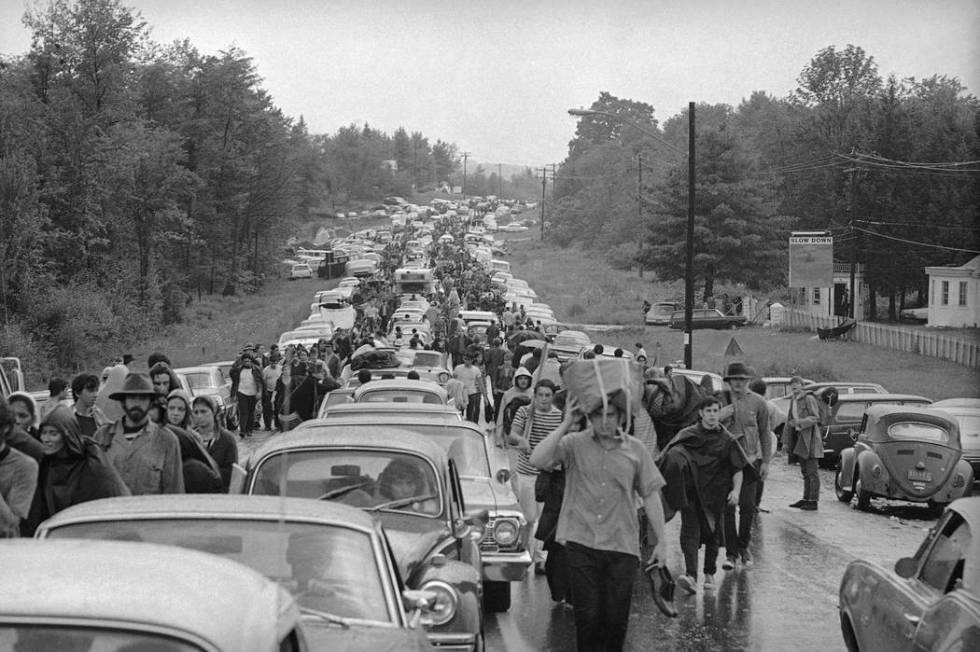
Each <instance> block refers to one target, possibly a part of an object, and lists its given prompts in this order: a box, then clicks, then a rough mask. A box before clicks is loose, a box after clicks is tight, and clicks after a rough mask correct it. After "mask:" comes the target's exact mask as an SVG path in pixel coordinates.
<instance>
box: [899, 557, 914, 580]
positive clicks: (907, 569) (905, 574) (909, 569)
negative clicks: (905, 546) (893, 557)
mask: <svg viewBox="0 0 980 652" xmlns="http://www.w3.org/2000/svg"><path fill="white" fill-rule="evenodd" d="M918 568H919V564H918V562H916V561H915V559H913V558H912V557H902V558H901V559H899V560H898V561H897V562H895V574H896V575H898V576H899V577H901V578H904V579H908V578H910V577H913V576H914V575H915V571H916V570H918Z"/></svg>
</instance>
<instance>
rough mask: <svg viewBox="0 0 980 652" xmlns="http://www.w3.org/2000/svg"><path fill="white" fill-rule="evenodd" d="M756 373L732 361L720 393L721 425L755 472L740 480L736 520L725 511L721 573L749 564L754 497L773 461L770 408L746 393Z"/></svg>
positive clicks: (729, 510) (731, 507) (731, 508)
mask: <svg viewBox="0 0 980 652" xmlns="http://www.w3.org/2000/svg"><path fill="white" fill-rule="evenodd" d="M754 377H755V374H754V373H753V372H752V371H751V370H750V369H749V368H748V367H746V366H745V365H744V364H743V363H741V362H733V363H731V364H730V365H728V369H726V370H725V382H726V383H728V387H729V389H728V390H726V391H725V392H723V393H722V397H721V399H722V402H723V403H726V405H725V406H724V407H723V408H722V410H721V420H722V424H724V426H725V427H726V428H727V429H728V431H729V432H730V433H732V434H733V435H735V438H736V439H737V440H738V443H739V444H741V445H742V448H743V449H744V450H745V454H746V456H747V457H748V460H749V463H750V464H751V465H752V468H753V469H755V473H746V474H745V477H744V478H743V479H742V486H741V493H740V495H739V499H738V520H737V521H736V519H735V510H736V508H735V506H734V505H728V506H727V507H726V508H725V561H724V562H722V565H721V567H722V569H723V570H732V569H734V568H735V565H736V563H737V562H741V563H742V564H743V565H745V566H750V565H751V564H752V555H751V553H750V552H749V542H750V540H751V537H752V521H754V520H755V513H756V508H755V498H756V495H757V494H758V491H759V487H758V482H759V481H760V480H765V479H766V475H768V473H769V462H770V460H771V459H772V452H773V450H772V449H773V445H772V442H773V439H772V434H771V432H770V430H769V406H768V405H767V404H766V399H764V398H763V397H761V396H759V395H758V394H756V393H754V392H750V391H749V381H750V380H752V378H754Z"/></svg>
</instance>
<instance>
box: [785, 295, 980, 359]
mask: <svg viewBox="0 0 980 652" xmlns="http://www.w3.org/2000/svg"><path fill="white" fill-rule="evenodd" d="M838 323H839V320H838V318H836V317H828V316H825V315H814V314H812V313H809V312H806V311H803V310H796V309H793V308H786V309H785V320H784V322H783V325H782V328H786V329H793V330H798V329H804V330H811V331H816V330H817V328H833V327H835V326H837V325H838ZM846 337H847V339H849V340H851V341H853V342H863V343H865V344H872V345H874V346H880V347H883V348H886V349H891V350H893V351H905V352H907V353H918V354H919V355H927V356H930V357H933V358H941V359H943V360H950V361H952V362H955V363H957V364H961V365H964V366H966V367H970V368H971V369H980V342H976V341H971V340H969V339H966V338H964V337H959V336H956V335H950V334H947V333H942V332H940V331H935V332H932V331H927V330H923V329H919V328H909V327H906V326H895V325H892V324H877V323H874V322H866V321H859V322H858V323H857V326H855V327H854V328H853V329H851V331H850V332H849V333H848V334H847V335H846Z"/></svg>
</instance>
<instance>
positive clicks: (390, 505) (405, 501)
mask: <svg viewBox="0 0 980 652" xmlns="http://www.w3.org/2000/svg"><path fill="white" fill-rule="evenodd" d="M438 497H439V494H428V495H426V496H410V497H408V498H400V499H399V500H391V501H388V502H387V503H381V504H380V505H375V506H374V507H369V508H368V510H367V511H369V512H376V511H378V510H382V509H398V508H400V507H407V506H408V505H411V504H412V503H420V502H422V501H424V500H432V499H434V498H438Z"/></svg>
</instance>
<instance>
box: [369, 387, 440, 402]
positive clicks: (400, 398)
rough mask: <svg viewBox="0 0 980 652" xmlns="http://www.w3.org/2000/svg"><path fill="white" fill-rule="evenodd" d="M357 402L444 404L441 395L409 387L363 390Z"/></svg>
mask: <svg viewBox="0 0 980 652" xmlns="http://www.w3.org/2000/svg"><path fill="white" fill-rule="evenodd" d="M357 402H358V403H429V404H434V405H445V404H446V402H445V401H443V400H442V397H440V396H438V395H437V394H433V393H432V392H415V391H412V390H409V389H371V390H365V391H364V393H363V394H361V395H360V396H359V397H358V398H357Z"/></svg>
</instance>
